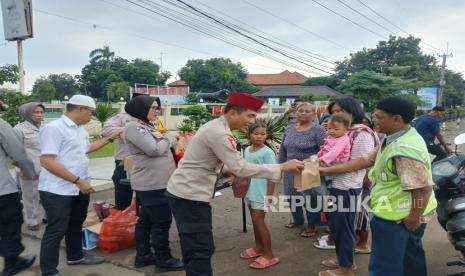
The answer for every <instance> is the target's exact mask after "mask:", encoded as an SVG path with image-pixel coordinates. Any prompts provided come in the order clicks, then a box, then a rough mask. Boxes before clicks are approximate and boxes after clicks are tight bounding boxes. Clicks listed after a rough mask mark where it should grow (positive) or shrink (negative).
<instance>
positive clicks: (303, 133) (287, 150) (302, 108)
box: [279, 102, 326, 237]
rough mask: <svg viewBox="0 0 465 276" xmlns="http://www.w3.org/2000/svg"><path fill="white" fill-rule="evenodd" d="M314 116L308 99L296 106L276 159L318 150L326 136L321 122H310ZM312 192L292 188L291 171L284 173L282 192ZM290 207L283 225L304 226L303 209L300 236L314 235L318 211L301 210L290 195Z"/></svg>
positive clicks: (303, 155) (306, 154)
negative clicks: (305, 224) (293, 117)
mask: <svg viewBox="0 0 465 276" xmlns="http://www.w3.org/2000/svg"><path fill="white" fill-rule="evenodd" d="M314 116H315V112H314V110H313V107H312V106H311V104H310V103H305V102H304V103H301V104H299V105H298V106H297V110H296V119H297V123H296V124H295V125H291V126H290V127H288V128H287V129H286V131H285V133H284V138H283V142H282V144H281V147H280V149H279V163H283V162H286V161H288V160H292V159H298V160H304V159H307V158H309V157H310V156H311V155H314V154H317V153H318V151H319V149H320V146H321V145H323V143H324V140H325V138H326V132H325V130H324V128H323V127H322V126H320V125H317V124H314V123H313V117H314ZM312 194H313V191H312V190H310V191H309V192H308V193H305V194H302V193H298V192H297V191H296V190H295V189H294V174H293V173H284V195H286V196H290V197H292V196H297V195H304V196H305V195H312ZM304 206H305V205H304ZM290 207H291V211H292V218H293V221H292V222H291V223H289V224H287V225H286V227H287V228H293V227H296V226H303V224H304V218H303V212H305V213H306V217H307V223H308V224H307V227H306V229H305V230H304V231H303V232H302V234H301V236H302V237H312V236H315V235H316V229H315V225H316V224H318V223H319V222H320V214H319V213H311V212H308V211H303V210H302V209H303V208H302V207H297V206H292V199H291V206H290ZM312 208H314V206H312Z"/></svg>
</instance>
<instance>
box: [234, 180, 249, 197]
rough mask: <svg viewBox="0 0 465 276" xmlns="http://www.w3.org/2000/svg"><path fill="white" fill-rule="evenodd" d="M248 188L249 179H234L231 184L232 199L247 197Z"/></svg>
mask: <svg viewBox="0 0 465 276" xmlns="http://www.w3.org/2000/svg"><path fill="white" fill-rule="evenodd" d="M249 186H250V178H247V177H236V178H234V180H233V183H232V190H233V194H234V197H236V198H244V197H245V196H246V195H247V191H248V190H249Z"/></svg>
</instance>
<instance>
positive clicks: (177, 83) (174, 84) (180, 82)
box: [167, 80, 187, 87]
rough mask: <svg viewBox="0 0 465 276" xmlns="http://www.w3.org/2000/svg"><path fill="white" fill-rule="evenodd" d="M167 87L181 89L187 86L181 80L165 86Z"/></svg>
mask: <svg viewBox="0 0 465 276" xmlns="http://www.w3.org/2000/svg"><path fill="white" fill-rule="evenodd" d="M167 86H169V87H183V86H187V83H186V82H185V81H183V80H176V81H173V82H170V83H168V84H167Z"/></svg>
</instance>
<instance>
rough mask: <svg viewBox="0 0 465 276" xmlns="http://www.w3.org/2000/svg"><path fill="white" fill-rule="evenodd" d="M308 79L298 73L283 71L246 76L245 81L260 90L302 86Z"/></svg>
mask: <svg viewBox="0 0 465 276" xmlns="http://www.w3.org/2000/svg"><path fill="white" fill-rule="evenodd" d="M306 80H308V77H306V76H304V75H302V74H300V73H298V72H289V71H288V70H286V71H283V72H281V73H279V74H248V75H247V81H248V82H249V83H251V84H253V85H255V86H256V87H258V88H259V89H260V90H264V89H266V88H269V87H276V86H290V85H302V84H303V83H304V82H305V81H306Z"/></svg>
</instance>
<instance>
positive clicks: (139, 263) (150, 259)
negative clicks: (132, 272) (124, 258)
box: [134, 254, 156, 268]
mask: <svg viewBox="0 0 465 276" xmlns="http://www.w3.org/2000/svg"><path fill="white" fill-rule="evenodd" d="M155 261H156V260H155V256H154V255H153V254H152V255H149V256H144V257H139V256H136V260H135V261H134V267H135V268H142V267H146V266H149V265H154V264H155Z"/></svg>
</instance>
